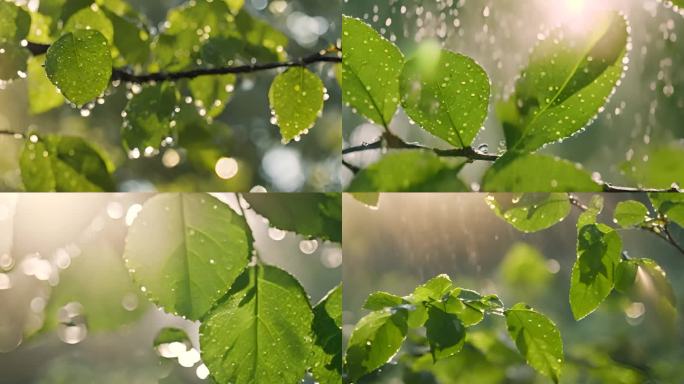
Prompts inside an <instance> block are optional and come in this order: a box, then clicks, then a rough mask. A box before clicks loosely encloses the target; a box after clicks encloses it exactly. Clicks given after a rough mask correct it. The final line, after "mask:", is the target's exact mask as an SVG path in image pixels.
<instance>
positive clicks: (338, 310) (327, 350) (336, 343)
mask: <svg viewBox="0 0 684 384" xmlns="http://www.w3.org/2000/svg"><path fill="white" fill-rule="evenodd" d="M313 314H314V319H313V324H312V330H313V334H314V347H313V358H312V367H311V371H312V373H313V375H314V377H315V378H316V381H317V382H319V383H322V384H337V383H341V382H342V285H338V286H337V287H335V288H334V289H333V290H331V291H330V292H329V293H328V294H327V295H326V296H325V297H324V298H323V300H321V301H320V302H319V303H318V304H316V306H315V307H314V309H313Z"/></svg>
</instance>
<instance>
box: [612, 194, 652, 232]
mask: <svg viewBox="0 0 684 384" xmlns="http://www.w3.org/2000/svg"><path fill="white" fill-rule="evenodd" d="M614 216H615V222H616V223H618V224H619V225H620V226H621V227H622V228H629V227H634V226H637V225H640V224H642V223H643V222H644V221H646V218H647V217H648V208H646V206H645V205H643V204H641V203H640V202H638V201H634V200H628V201H621V202H619V203H618V205H617V207H615V213H614Z"/></svg>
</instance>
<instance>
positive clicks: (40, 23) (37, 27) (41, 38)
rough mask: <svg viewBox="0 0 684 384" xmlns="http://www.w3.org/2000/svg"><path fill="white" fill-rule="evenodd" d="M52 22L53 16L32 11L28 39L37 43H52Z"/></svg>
mask: <svg viewBox="0 0 684 384" xmlns="http://www.w3.org/2000/svg"><path fill="white" fill-rule="evenodd" d="M51 23H52V18H51V17H49V16H46V15H43V14H41V13H38V12H31V28H30V30H29V34H28V36H27V37H26V40H27V41H30V42H32V43H36V44H50V43H52V41H53V40H54V39H53V37H52V36H51V30H50V25H51Z"/></svg>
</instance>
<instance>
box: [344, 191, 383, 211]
mask: <svg viewBox="0 0 684 384" xmlns="http://www.w3.org/2000/svg"><path fill="white" fill-rule="evenodd" d="M350 195H351V196H352V197H353V198H354V199H356V201H358V202H360V203H361V204H364V205H365V206H367V207H369V208H373V209H377V208H378V207H379V206H380V193H379V192H356V193H351V194H350Z"/></svg>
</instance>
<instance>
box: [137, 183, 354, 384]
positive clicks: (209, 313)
mask: <svg viewBox="0 0 684 384" xmlns="http://www.w3.org/2000/svg"><path fill="white" fill-rule="evenodd" d="M243 197H244V200H246V201H247V202H249V204H251V206H252V208H253V209H255V210H256V211H257V212H258V213H259V214H261V215H264V217H266V218H268V219H269V220H270V222H271V223H272V225H274V226H275V227H277V228H279V229H282V230H288V231H295V232H297V233H300V234H302V235H304V236H307V237H312V238H313V237H316V238H320V239H328V240H332V241H339V239H340V237H341V231H340V222H339V219H340V217H341V199H340V195H339V194H331V195H322V194H318V195H315V194H301V195H293V196H289V195H278V194H273V195H257V194H247V195H244V196H243ZM284 207H287V208H284ZM289 208H291V209H302V210H304V211H306V212H307V214H301V213H300V214H296V215H293V214H292V212H293V211H290V210H289ZM255 252H256V251H255V250H254V249H253V237H252V233H251V230H250V228H249V226H248V224H247V222H246V220H245V217H244V216H242V215H239V214H237V213H236V212H234V211H233V210H232V209H231V208H230V207H228V206H227V205H226V204H224V203H223V202H221V201H219V200H217V199H215V198H214V197H212V196H210V195H207V194H161V195H157V196H155V197H153V198H151V199H150V200H148V201H147V202H146V203H145V205H144V206H143V208H142V211H141V212H140V214H139V215H138V217H137V218H136V220H135V222H134V223H133V225H132V226H131V228H130V230H129V232H128V235H127V239H126V249H125V252H124V258H125V263H126V266H127V267H128V270H129V272H130V274H131V276H132V278H133V280H134V281H135V282H136V284H137V285H139V286H140V289H141V291H142V292H144V294H145V295H146V296H147V298H148V299H149V300H150V301H152V302H153V303H154V304H156V305H157V306H159V307H160V308H162V309H164V310H165V311H167V312H169V313H173V314H175V315H177V316H182V317H184V318H187V319H191V320H198V321H200V322H201V326H200V350H201V354H202V359H203V362H204V364H205V365H206V366H207V367H208V368H209V371H210V373H211V376H212V377H213V378H214V380H215V381H216V382H217V383H252V382H255V381H256V382H287V383H294V382H297V381H299V380H301V379H302V378H304V376H305V374H306V372H307V371H309V372H310V373H311V374H312V375H313V376H314V377H315V378H316V380H318V381H319V382H321V383H334V382H338V381H339V380H340V377H341V376H340V375H341V343H342V333H341V332H342V331H341V321H342V319H341V316H342V287H341V285H339V286H337V287H336V288H334V289H333V290H332V291H330V293H328V295H327V296H326V297H325V298H324V299H322V300H321V301H320V302H319V303H318V304H316V305H315V306H313V307H312V305H311V304H310V303H309V298H308V296H307V294H306V292H305V291H304V288H303V287H302V286H301V285H300V283H299V282H298V281H297V279H295V278H294V277H293V276H291V275H290V274H289V273H287V272H286V271H284V270H282V269H280V268H277V267H275V266H271V265H265V264H264V263H263V262H261V260H260V259H258V255H256V253H255ZM185 340H187V336H186V335H185V334H184V333H182V332H178V331H170V330H168V329H165V330H163V331H162V332H161V333H160V335H159V336H158V337H157V341H155V344H162V343H170V342H174V341H177V342H185Z"/></svg>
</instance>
